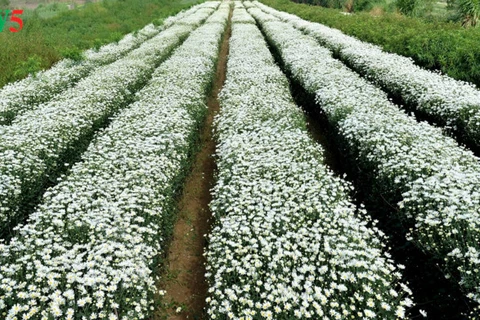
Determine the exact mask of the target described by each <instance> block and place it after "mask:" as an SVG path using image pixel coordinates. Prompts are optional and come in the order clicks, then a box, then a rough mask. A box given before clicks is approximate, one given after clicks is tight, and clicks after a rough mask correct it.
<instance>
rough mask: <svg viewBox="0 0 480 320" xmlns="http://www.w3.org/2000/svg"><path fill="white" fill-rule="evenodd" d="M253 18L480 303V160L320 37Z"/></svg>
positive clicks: (262, 16) (429, 246)
mask: <svg viewBox="0 0 480 320" xmlns="http://www.w3.org/2000/svg"><path fill="white" fill-rule="evenodd" d="M249 11H250V13H252V14H253V16H254V18H256V19H257V21H258V22H259V23H260V24H261V26H262V29H263V30H264V32H265V34H266V36H267V38H268V39H269V42H270V43H271V45H272V46H273V47H274V48H275V49H276V50H278V52H279V54H280V56H281V59H282V60H283V62H284V64H285V67H286V69H288V71H289V72H290V73H291V75H292V77H293V78H294V79H296V80H297V81H298V82H300V83H301V84H302V85H303V86H304V88H305V89H306V90H307V91H308V92H310V93H312V94H314V95H315V97H316V102H317V104H318V105H319V106H320V108H321V109H322V110H323V112H324V113H325V114H326V117H327V118H328V121H329V122H330V123H331V125H332V128H333V129H334V131H335V133H336V134H337V137H338V138H339V139H338V141H339V142H341V145H340V147H341V148H342V149H343V150H344V151H345V153H346V154H347V155H348V157H349V158H350V159H351V160H352V161H353V162H355V165H356V166H357V167H358V168H359V169H360V170H361V171H362V172H363V173H364V174H366V175H367V176H368V180H371V181H373V182H372V186H371V187H372V190H376V192H377V193H376V194H375V195H376V196H378V197H379V198H380V196H382V197H383V198H385V199H387V200H388V201H390V202H391V203H397V209H398V210H397V213H398V214H399V216H400V217H401V218H403V219H406V220H407V221H409V222H411V223H412V225H413V227H412V228H411V230H410V232H409V234H408V238H409V239H411V240H412V241H413V242H414V243H415V244H416V245H418V246H419V247H420V248H421V249H423V250H424V251H426V252H428V253H430V254H431V255H433V256H434V257H437V258H438V259H440V260H442V261H444V266H445V267H446V273H447V274H448V275H451V276H453V277H454V278H456V279H457V280H458V281H459V283H460V285H461V286H462V287H463V288H464V289H465V291H466V292H467V293H468V297H470V298H471V299H473V300H475V301H476V302H480V274H479V265H480V163H479V159H478V158H476V157H475V156H474V155H473V154H472V153H471V152H470V151H466V150H464V149H463V148H460V147H458V145H457V143H456V142H455V141H454V140H453V139H452V138H449V137H446V136H444V135H442V132H441V130H440V129H438V128H434V127H432V126H430V125H428V124H427V123H424V122H422V123H418V122H417V121H415V119H414V118H412V117H409V116H407V115H406V114H405V113H404V112H402V111H400V110H399V109H398V108H397V107H396V106H395V105H394V104H392V103H390V102H389V101H388V100H387V98H386V96H385V94H384V93H383V92H382V91H380V89H377V88H375V87H373V86H372V85H369V84H368V83H367V82H366V80H364V79H362V78H360V77H359V76H358V75H356V74H355V73H353V72H351V71H350V70H349V69H348V68H347V67H345V66H344V65H343V64H342V63H340V62H339V61H338V60H335V59H334V58H332V56H331V53H330V51H328V50H327V49H325V48H322V47H320V46H319V44H318V43H317V41H316V40H315V39H313V38H312V37H310V36H306V35H304V34H302V32H300V31H299V30H296V29H295V28H293V27H292V26H290V25H289V24H287V23H284V22H279V21H271V20H272V19H271V18H269V17H268V15H267V14H266V13H265V12H263V11H260V9H258V8H251V9H249ZM273 20H274V19H273Z"/></svg>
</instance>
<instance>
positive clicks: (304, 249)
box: [205, 4, 413, 319]
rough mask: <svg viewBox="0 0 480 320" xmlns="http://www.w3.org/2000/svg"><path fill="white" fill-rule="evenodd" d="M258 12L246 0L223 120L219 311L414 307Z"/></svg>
mask: <svg viewBox="0 0 480 320" xmlns="http://www.w3.org/2000/svg"><path fill="white" fill-rule="evenodd" d="M247 16H248V15H247V14H246V12H245V9H241V7H240V4H236V9H235V11H234V13H233V17H232V21H233V25H232V36H231V38H230V53H229V60H228V65H227V79H226V84H225V86H224V88H223V89H222V91H221V94H220V99H221V106H222V109H221V111H220V114H219V115H218V116H217V118H216V119H215V125H216V132H215V134H216V138H217V140H218V142H219V145H218V147H217V151H216V157H217V165H218V180H217V183H216V185H215V187H214V188H213V201H212V203H211V210H212V213H213V214H214V215H215V218H216V223H215V225H214V228H213V230H212V231H211V233H210V235H209V238H208V243H209V245H208V248H207V249H206V253H205V255H206V258H207V274H206V277H207V281H208V284H209V291H208V292H209V295H208V298H207V313H208V318H209V319H307V318H311V319H320V318H322V319H323V318H324V317H325V319H326V318H329V319H346V318H362V319H367V318H382V319H396V318H404V317H405V309H406V308H408V307H410V306H411V305H412V304H413V302H412V300H411V299H410V298H408V293H409V292H410V290H409V289H408V287H406V286H405V285H404V284H402V283H400V282H399V279H400V277H401V271H400V270H399V269H400V266H396V265H395V264H394V263H393V261H391V259H390V258H389V256H388V254H386V253H384V252H383V250H384V245H383V241H384V236H383V234H382V233H381V232H380V231H379V230H377V229H376V228H375V227H368V218H367V217H366V215H365V214H364V212H363V210H359V211H356V209H355V206H354V205H353V204H352V203H351V202H350V200H349V197H348V196H347V194H348V191H349V189H350V188H351V187H350V185H349V184H348V183H347V182H345V181H343V180H341V179H339V178H336V177H334V176H333V174H332V173H331V172H330V171H329V170H328V169H327V168H326V166H325V165H324V164H323V151H322V149H321V148H320V147H319V146H318V145H317V144H316V143H315V142H314V141H313V140H312V139H311V138H310V137H309V135H308V132H307V129H306V122H305V119H304V116H303V113H302V112H301V111H300V109H299V108H297V106H296V105H295V104H294V102H293V99H292V97H291V95H290V92H289V85H288V80H287V79H286V77H285V76H284V75H283V73H282V72H281V70H280V69H279V68H278V67H277V66H276V65H275V63H274V60H273V57H272V56H271V54H270V52H269V50H268V48H267V45H266V43H265V40H264V39H263V36H262V34H261V33H260V31H259V30H258V28H257V27H256V26H255V25H254V24H252V23H251V21H250V19H249V18H247ZM242 22H244V23H242ZM252 70H255V72H252Z"/></svg>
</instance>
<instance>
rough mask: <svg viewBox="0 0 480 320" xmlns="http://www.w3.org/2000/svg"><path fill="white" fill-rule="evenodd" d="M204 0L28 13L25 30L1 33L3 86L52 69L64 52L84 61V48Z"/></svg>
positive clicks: (111, 1) (114, 1)
mask: <svg viewBox="0 0 480 320" xmlns="http://www.w3.org/2000/svg"><path fill="white" fill-rule="evenodd" d="M0 1H5V0H0ZM199 2H202V0H181V1H171V0H143V1H136V0H104V1H102V2H98V3H89V2H87V3H86V4H85V5H83V6H81V7H78V8H76V9H75V10H68V9H67V10H65V7H66V5H65V4H57V5H56V7H52V4H51V5H45V6H44V5H42V6H40V7H39V8H37V9H36V10H31V11H26V12H25V14H24V15H22V19H23V22H24V26H23V29H22V30H21V31H20V32H17V33H12V32H9V31H8V29H7V26H5V29H4V31H3V32H1V33H0V43H1V45H2V47H1V50H0V65H1V66H2V67H1V68H0V87H1V86H3V85H4V84H5V83H8V82H11V81H14V80H18V79H21V78H22V77H24V76H25V75H26V74H28V73H27V71H30V70H33V69H35V71H38V70H37V69H43V68H49V67H50V66H51V65H52V64H53V63H55V62H56V61H58V60H59V59H61V58H62V57H64V56H68V57H70V58H72V57H73V58H76V59H80V58H81V55H79V52H80V51H81V50H84V49H88V48H92V47H95V48H98V47H99V46H100V45H102V44H105V43H109V42H114V41H118V40H119V39H121V37H122V36H123V35H124V34H126V33H129V32H132V31H134V30H138V29H141V28H142V27H143V26H145V25H146V24H148V23H150V22H152V21H154V20H157V19H162V18H165V17H167V16H169V15H172V14H175V13H177V12H178V11H180V10H182V9H185V8H188V7H190V6H192V5H193V4H196V3H199ZM12 5H13V4H11V5H10V7H11V6H12ZM55 8H56V9H55Z"/></svg>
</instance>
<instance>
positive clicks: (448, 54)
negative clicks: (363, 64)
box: [261, 0, 480, 87]
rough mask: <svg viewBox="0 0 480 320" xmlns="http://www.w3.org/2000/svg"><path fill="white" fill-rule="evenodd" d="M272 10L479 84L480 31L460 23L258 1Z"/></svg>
mask: <svg viewBox="0 0 480 320" xmlns="http://www.w3.org/2000/svg"><path fill="white" fill-rule="evenodd" d="M261 1H262V2H263V3H265V4H266V5H269V6H272V7H274V8H275V9H278V10H283V11H287V12H289V13H292V14H296V15H298V16H299V17H301V18H303V19H306V20H310V21H314V22H319V23H322V24H325V25H328V26H330V27H333V28H337V29H340V30H342V31H343V32H344V33H346V34H348V35H352V36H355V37H357V38H359V39H360V40H363V41H367V42H371V43H374V44H377V45H380V46H382V47H383V48H384V49H385V50H386V51H388V52H394V53H397V54H400V55H404V56H408V57H411V58H413V60H415V62H416V63H417V64H418V65H420V66H423V67H425V68H428V69H435V70H441V71H442V72H444V73H445V74H448V75H449V76H451V77H453V78H455V79H459V80H464V81H469V82H472V83H474V84H476V85H477V86H479V87H480V50H478V46H479V44H480V30H479V29H478V28H469V29H465V28H462V26H461V24H458V23H452V22H441V21H438V20H433V21H425V20H423V19H419V18H415V17H407V16H404V15H399V14H395V13H384V14H383V15H381V16H372V15H371V14H370V13H368V12H359V13H355V14H354V15H347V16H345V15H342V14H340V13H339V10H334V9H327V8H322V7H319V6H310V5H305V4H298V3H294V2H291V1H289V0H261Z"/></svg>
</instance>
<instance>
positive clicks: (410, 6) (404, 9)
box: [397, 0, 418, 15]
mask: <svg viewBox="0 0 480 320" xmlns="http://www.w3.org/2000/svg"><path fill="white" fill-rule="evenodd" d="M417 2H418V1H417V0H397V8H398V10H399V11H400V12H401V13H403V14H406V15H412V14H413V13H414V11H415V8H416V7H417Z"/></svg>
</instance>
